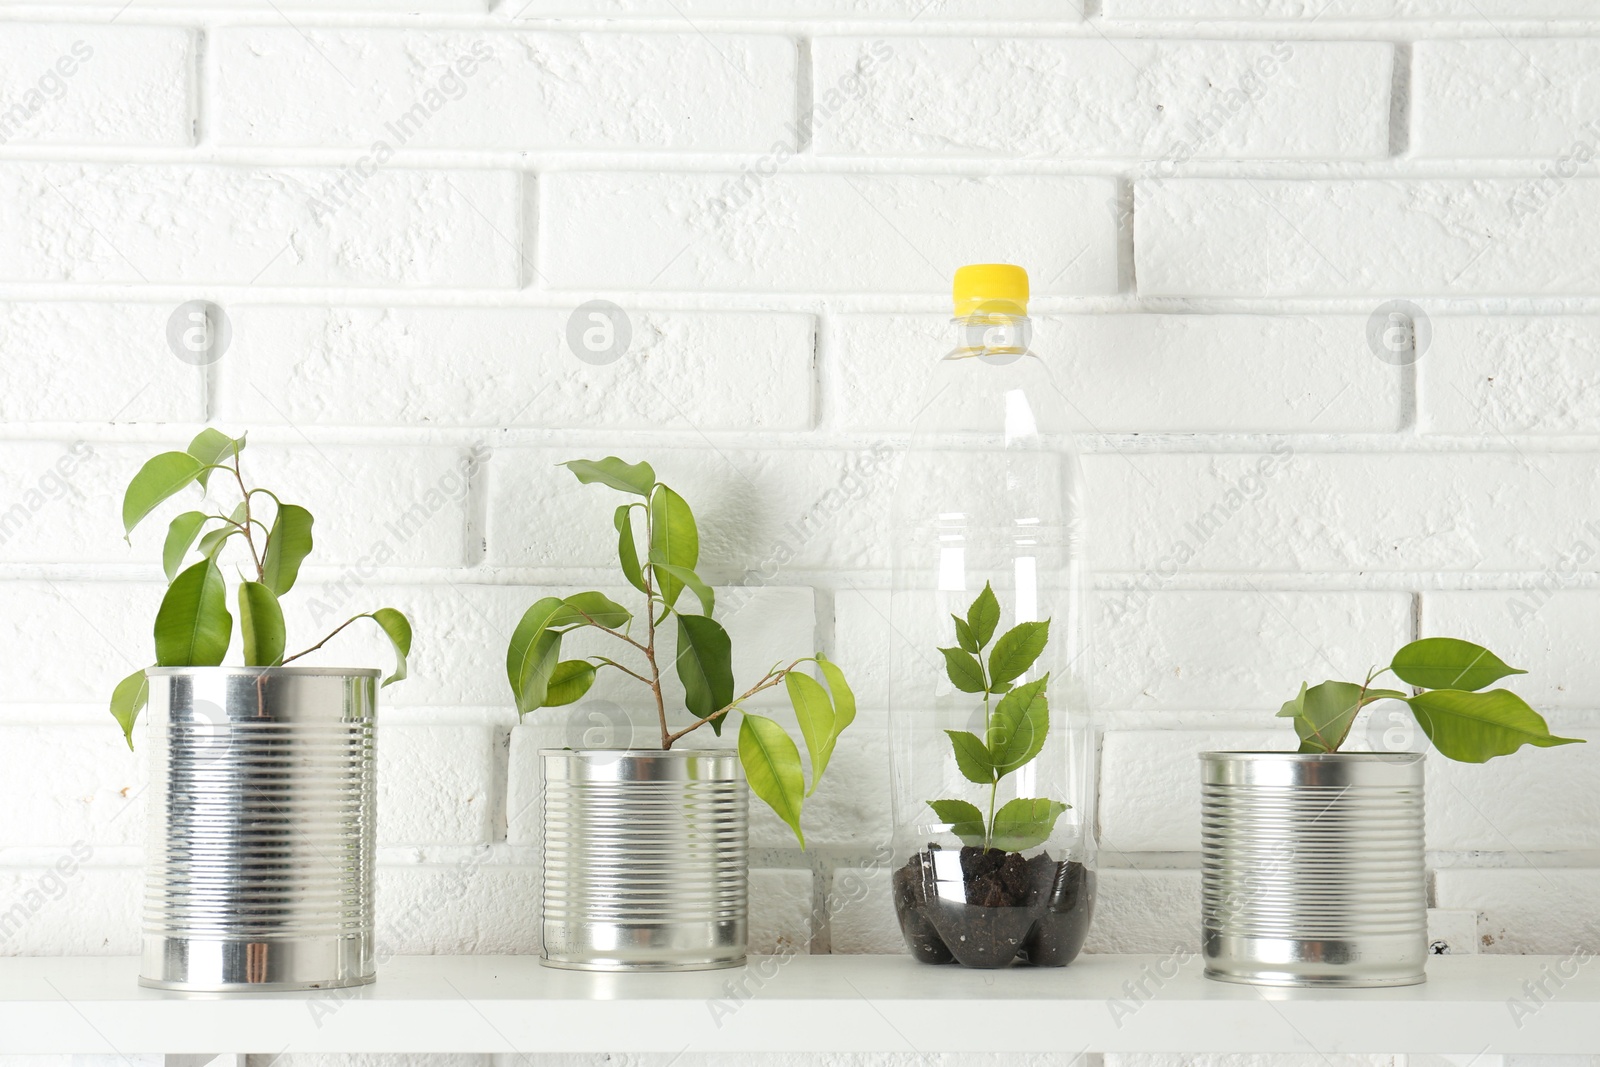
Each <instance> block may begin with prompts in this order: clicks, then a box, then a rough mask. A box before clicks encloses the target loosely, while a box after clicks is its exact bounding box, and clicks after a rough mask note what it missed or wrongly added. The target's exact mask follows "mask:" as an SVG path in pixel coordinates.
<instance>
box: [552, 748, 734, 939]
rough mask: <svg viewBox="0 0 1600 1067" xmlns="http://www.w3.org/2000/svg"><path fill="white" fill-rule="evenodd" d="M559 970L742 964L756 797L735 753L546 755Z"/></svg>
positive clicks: (586, 752)
mask: <svg viewBox="0 0 1600 1067" xmlns="http://www.w3.org/2000/svg"><path fill="white" fill-rule="evenodd" d="M539 755H540V758H541V760H542V762H543V764H544V820H543V821H544V950H543V954H542V957H543V962H544V963H545V964H546V965H548V966H551V967H563V968H569V969H573V970H590V971H688V970H703V969H707V968H712V967H736V966H738V965H740V964H742V963H743V962H744V958H745V946H746V943H747V941H748V934H749V930H748V927H749V919H748V904H749V887H748V871H749V843H748V839H749V820H750V800H749V792H748V789H747V788H746V786H745V781H744V772H743V770H742V769H741V768H740V766H739V758H738V755H737V754H736V753H734V752H731V751H721V750H715V751H706V750H696V749H686V750H674V751H666V752H661V751H644V750H637V751H635V750H630V751H607V750H601V749H586V750H574V749H544V750H541V752H540V753H539Z"/></svg>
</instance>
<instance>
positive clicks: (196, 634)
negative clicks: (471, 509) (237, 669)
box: [111, 429, 411, 748]
mask: <svg viewBox="0 0 1600 1067" xmlns="http://www.w3.org/2000/svg"><path fill="white" fill-rule="evenodd" d="M242 451H244V437H243V436H240V437H238V438H233V437H229V436H227V435H226V434H224V433H222V432H220V431H218V430H212V429H206V430H202V431H200V433H199V434H197V435H196V436H195V438H194V440H193V441H190V442H189V447H188V448H187V449H186V450H184V451H182V452H163V453H161V454H160V455H158V456H156V457H154V458H153V459H151V460H149V461H148V462H147V463H145V465H144V466H143V467H141V468H140V469H139V473H138V474H136V475H134V476H133V480H132V481H131V482H129V483H128V489H127V492H126V493H124V494H123V498H122V525H123V528H124V533H125V537H126V538H127V539H129V540H130V541H131V538H132V535H133V530H134V527H136V526H138V525H139V524H140V523H141V522H143V521H144V520H145V518H147V517H148V516H149V515H150V513H151V512H153V511H155V510H156V508H157V507H159V506H160V505H161V504H162V503H164V502H165V501H167V500H168V499H170V498H171V497H173V496H175V495H177V494H178V493H180V492H182V491H183V490H184V489H187V488H188V487H189V486H191V485H194V486H198V487H199V488H200V491H201V495H202V497H203V498H204V499H203V501H202V504H204V503H206V502H208V501H209V500H210V492H211V476H212V475H213V474H216V473H218V472H221V474H222V476H223V478H224V480H226V481H228V482H230V483H231V484H232V486H233V487H236V488H237V491H238V497H239V500H238V503H237V504H236V505H235V506H234V507H233V508H232V509H231V510H230V511H229V512H228V513H227V514H223V512H222V509H220V508H218V509H216V510H211V511H208V510H197V511H185V512H184V513H183V514H181V515H179V516H178V517H177V518H175V519H173V520H172V521H171V523H169V524H168V526H167V537H166V542H165V544H164V545H163V546H162V551H161V561H162V566H163V568H164V569H165V570H166V574H167V592H166V595H165V596H164V597H162V600H161V607H160V609H159V610H158V611H157V612H156V622H155V645H156V662H155V665H156V666H158V667H214V666H217V665H218V664H220V663H221V662H222V661H223V659H224V658H226V657H227V655H228V647H229V645H231V644H232V642H233V615H232V614H231V613H230V612H229V611H228V595H227V578H226V577H225V576H224V575H223V572H222V567H221V564H220V563H219V560H220V558H221V557H222V554H223V550H224V549H225V548H227V546H228V544H229V542H232V541H234V539H235V538H237V539H239V540H238V547H239V548H241V549H242V550H243V551H242V552H241V553H240V559H241V564H242V566H243V567H244V568H245V569H244V570H241V571H238V572H237V573H238V585H239V591H238V604H239V636H240V640H241V643H242V645H243V652H244V663H245V666H247V667H278V666H282V665H284V664H287V663H290V662H292V661H294V660H297V659H299V658H300V657H301V656H304V655H306V654H307V653H310V652H314V651H316V650H317V649H319V648H321V647H322V646H323V645H324V644H326V643H327V642H328V640H329V639H330V638H332V637H333V636H334V634H337V633H338V632H339V631H341V630H343V629H344V628H345V627H347V626H349V625H350V624H351V623H353V622H355V621H356V620H357V619H371V620H372V621H373V622H375V623H377V624H378V626H379V628H381V629H382V630H383V632H384V633H385V634H386V635H387V636H388V638H389V641H390V643H391V644H393V646H394V650H395V655H396V657H397V660H398V662H397V664H396V667H395V670H394V673H393V674H391V675H390V676H389V677H387V678H385V679H384V680H383V684H384V685H389V684H390V683H391V682H398V681H400V679H402V678H404V677H405V676H406V657H407V656H408V655H410V653H411V623H410V621H409V620H408V619H407V618H406V617H405V615H404V614H402V613H401V612H399V611H397V610H396V609H394V608H379V609H378V610H376V611H370V612H366V613H364V614H361V615H356V616H354V617H353V618H351V619H348V620H346V621H345V622H343V623H341V624H340V625H339V626H337V627H335V628H334V630H333V632H332V633H330V634H328V636H327V637H324V638H323V639H322V640H321V641H318V642H317V643H316V644H314V645H312V646H311V647H310V648H307V649H305V650H304V651H302V652H296V653H294V654H293V655H288V656H286V655H284V651H285V648H286V646H287V635H286V632H285V628H284V622H283V608H282V606H281V605H280V604H279V598H280V597H282V596H283V595H284V594H285V593H287V592H289V590H290V589H292V588H294V584H295V581H296V580H297V579H298V578H299V576H300V565H301V564H302V563H303V562H305V559H306V557H307V556H308V555H310V554H311V544H312V541H311V524H312V517H311V512H309V511H307V510H306V509H305V508H303V507H301V506H300V505H298V504H285V503H284V502H283V501H282V500H280V499H278V496H277V494H276V493H274V492H272V491H271V490H269V489H262V488H259V487H257V488H254V489H252V488H250V487H248V486H247V485H246V484H245V480H244V472H243V469H242V468H241V466H240V464H239V453H240V452H242ZM262 498H264V500H263V499H262ZM265 501H271V504H270V505H268V504H266V503H265ZM268 518H270V519H271V521H270V522H268V521H267V519H268ZM197 551H198V553H199V555H200V559H199V560H198V561H197V562H195V563H192V564H189V565H188V566H185V561H187V560H188V559H189V558H190V556H191V554H192V553H194V552H197ZM245 554H248V558H247V559H246V558H245ZM149 694H150V686H149V681H148V679H147V678H146V677H145V673H144V671H143V670H138V671H135V672H134V673H132V674H130V675H128V677H126V678H124V679H123V680H122V681H120V682H118V683H117V687H116V689H115V690H114V691H113V692H112V695H111V714H112V715H113V716H115V718H116V720H117V722H118V723H120V724H121V726H122V732H123V736H124V737H126V738H127V741H128V747H129V748H132V747H133V724H134V723H135V722H136V721H137V720H138V717H139V713H140V712H141V711H143V710H144V707H145V704H146V703H147V702H148V699H149Z"/></svg>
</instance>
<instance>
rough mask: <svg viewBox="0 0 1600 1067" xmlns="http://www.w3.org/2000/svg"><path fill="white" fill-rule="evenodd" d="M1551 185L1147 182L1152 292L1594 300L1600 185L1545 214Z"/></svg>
mask: <svg viewBox="0 0 1600 1067" xmlns="http://www.w3.org/2000/svg"><path fill="white" fill-rule="evenodd" d="M1540 181H1543V179H1536V178H1525V179H1516V178H1492V179H1464V178H1461V179H1457V178H1452V179H1438V180H1398V179H1366V180H1359V179H1358V180H1333V181H1292V180H1291V181H1283V180H1267V179H1232V178H1217V179H1212V178H1201V179H1186V180H1174V181H1160V180H1154V181H1141V182H1138V183H1137V185H1136V192H1135V206H1134V246H1135V248H1136V250H1137V256H1136V258H1137V266H1136V271H1137V275H1138V278H1139V292H1140V293H1141V294H1142V295H1144V296H1180V295H1182V296H1240V297H1244V296H1250V297H1258V296H1260V297H1264V296H1336V295H1337V296H1371V297H1374V298H1378V299H1382V300H1387V299H1390V298H1393V297H1396V296H1407V295H1409V296H1429V295H1454V294H1461V295H1481V294H1486V293H1502V294H1507V295H1513V294H1521V293H1527V294H1537V295H1554V294H1561V293H1593V292H1595V291H1597V289H1600V266H1597V265H1596V263H1595V261H1594V259H1593V257H1591V256H1589V255H1587V254H1586V252H1585V250H1586V249H1587V248H1589V247H1590V246H1591V245H1592V244H1593V243H1595V241H1596V240H1597V239H1600V182H1596V181H1593V180H1582V179H1580V180H1575V181H1571V182H1568V183H1567V184H1566V185H1564V186H1563V187H1562V192H1561V195H1560V196H1559V197H1556V198H1555V199H1554V200H1551V201H1549V202H1548V204H1547V206H1545V207H1543V208H1542V209H1540V208H1538V207H1535V206H1532V205H1534V204H1535V203H1536V201H1535V200H1534V199H1533V198H1534V197H1536V196H1537V195H1538V183H1539V182H1540ZM1241 235H1248V239H1241ZM1375 249H1381V250H1382V254H1381V255H1379V254H1375V252H1374V250H1375ZM1376 304H1377V301H1376V300H1375V302H1374V307H1376Z"/></svg>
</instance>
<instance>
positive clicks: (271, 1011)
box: [0, 956, 1600, 1062]
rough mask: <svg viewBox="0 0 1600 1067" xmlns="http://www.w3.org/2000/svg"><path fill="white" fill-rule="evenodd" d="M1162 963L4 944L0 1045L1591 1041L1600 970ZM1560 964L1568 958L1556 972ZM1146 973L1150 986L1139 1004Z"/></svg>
mask: <svg viewBox="0 0 1600 1067" xmlns="http://www.w3.org/2000/svg"><path fill="white" fill-rule="evenodd" d="M1162 969H1165V970H1166V971H1167V972H1168V973H1170V972H1171V971H1172V970H1173V967H1172V965H1171V963H1170V962H1168V961H1166V960H1164V959H1163V958H1162V957H1156V956H1084V957H1082V958H1080V959H1079V960H1078V961H1077V962H1076V963H1074V964H1073V965H1072V966H1070V967H1067V968H1065V969H1061V970H1032V969H1012V970H1006V971H970V970H963V969H960V968H956V967H930V966H926V965H923V964H918V963H915V962H913V961H912V960H911V959H909V958H908V957H904V956H799V957H795V958H793V959H790V960H789V961H788V962H780V960H778V959H777V958H767V959H756V960H753V961H752V962H751V964H750V966H749V967H747V968H745V969H744V970H726V971H701V972H696V973H688V974H676V975H593V974H584V973H577V972H571V971H555V970H550V969H547V968H543V967H541V966H539V963H538V961H537V960H536V959H533V958H531V957H525V956H436V957H427V956H417V957H403V958H398V959H394V960H391V961H389V962H388V963H387V964H386V965H385V966H384V967H383V968H382V969H381V970H380V972H379V979H378V982H377V983H376V984H375V985H371V986H367V987H364V988H361V989H357V990H342V991H333V992H328V993H322V994H318V993H258V994H250V995H247V996H232V997H227V998H207V997H198V996H186V995H183V994H176V993H165V992H160V991H157V990H151V989H142V988H140V987H139V986H138V985H136V984H135V978H136V975H137V972H138V966H137V961H135V960H133V959H128V958H120V957H102V958H95V957H80V958H53V959H52V958H25V957H13V958H8V959H0V1052H6V1053H112V1052H116V1053H122V1054H125V1055H132V1054H135V1053H203V1052H214V1053H215V1052H269V1053H270V1052H279V1051H285V1050H287V1051H297V1052H402V1051H407V1052H522V1053H534V1052H601V1051H609V1052H648V1051H656V1052H671V1053H676V1052H680V1051H684V1050H688V1051H689V1052H691V1053H692V1052H712V1051H741V1052H757V1051H818V1052H827V1051H860V1052H893V1051H921V1052H931V1051H942V1052H962V1051H981V1052H1050V1051H1056V1052H1069V1053H1071V1052H1078V1051H1085V1050H1086V1051H1089V1052H1132V1051H1145V1052H1279V1053H1283V1052H1321V1053H1325V1054H1331V1053H1337V1052H1368V1053H1384V1052H1389V1053H1405V1052H1409V1053H1459V1054H1467V1055H1476V1054H1483V1055H1485V1056H1493V1055H1496V1054H1506V1053H1578V1052H1587V1053H1593V1052H1596V1051H1600V966H1595V965H1594V964H1584V965H1582V966H1577V965H1575V964H1574V963H1573V962H1572V961H1570V960H1567V961H1563V960H1559V959H1557V958H1555V957H1540V956H1458V957H1448V956H1446V957H1438V958H1435V959H1434V960H1432V961H1431V965H1430V967H1429V975H1430V978H1429V981H1428V982H1427V983H1426V984H1424V985H1420V986H1412V987H1408V988H1403V989H1388V990H1292V991H1284V990H1267V989H1259V988H1256V987H1251V986H1239V985H1227V984H1223V983H1220V982H1210V981H1207V980H1205V979H1204V978H1202V977H1201V974H1200V962H1199V961H1198V960H1197V959H1192V958H1191V959H1190V960H1189V961H1188V962H1187V963H1186V964H1185V965H1184V966H1183V967H1182V968H1181V970H1179V972H1178V974H1177V975H1176V977H1174V978H1171V979H1170V980H1167V981H1166V982H1164V983H1161V982H1160V981H1159V980H1158V979H1152V978H1151V977H1150V976H1151V975H1152V974H1155V973H1157V972H1158V971H1160V970H1162ZM1562 972H1575V974H1574V976H1573V977H1570V978H1567V979H1565V980H1564V981H1563V982H1561V983H1560V984H1559V986H1558V982H1557V980H1554V979H1551V978H1548V977H1547V975H1558V974H1560V973H1562ZM1541 980H1543V981H1544V982H1545V988H1546V990H1547V991H1549V993H1550V994H1551V995H1549V996H1547V997H1544V998H1543V999H1545V1000H1546V1003H1544V1004H1543V1006H1541V1007H1539V1008H1538V1010H1537V1011H1536V1012H1532V1013H1529V1014H1523V1015H1522V1017H1521V1018H1520V1019H1519V1018H1517V1017H1515V1016H1514V1014H1513V1012H1512V1010H1511V1007H1510V1002H1512V1001H1516V1000H1521V999H1523V998H1525V997H1526V995H1527V993H1526V990H1525V988H1524V985H1523V983H1524V982H1528V981H1531V982H1535V983H1537V982H1539V981H1541ZM1141 982H1142V983H1143V985H1144V988H1145V989H1146V990H1147V991H1148V992H1149V993H1150V995H1149V996H1148V997H1145V998H1144V1003H1143V1004H1142V1005H1136V1004H1135V1003H1134V1001H1133V1000H1132V999H1130V998H1129V991H1130V990H1135V995H1136V996H1138V995H1139V994H1137V991H1136V990H1137V986H1138V985H1139V984H1140V983H1141ZM741 984H742V985H743V986H744V987H745V988H747V989H750V990H751V991H753V993H754V995H753V996H749V997H746V998H745V999H744V1000H743V1001H742V1002H740V1001H737V1000H735V999H734V996H733V995H732V994H731V993H730V991H736V990H737V989H738V988H739V986H740V985H741ZM1525 1003H1528V1004H1531V1003H1532V1002H1525ZM1491 1062H1492V1061H1491Z"/></svg>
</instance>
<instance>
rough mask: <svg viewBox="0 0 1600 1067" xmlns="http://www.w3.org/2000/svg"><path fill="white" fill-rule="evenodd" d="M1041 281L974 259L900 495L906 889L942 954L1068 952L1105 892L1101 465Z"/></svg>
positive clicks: (890, 636) (922, 402)
mask: <svg viewBox="0 0 1600 1067" xmlns="http://www.w3.org/2000/svg"><path fill="white" fill-rule="evenodd" d="M1027 295H1028V286H1027V276H1026V274H1025V273H1024V272H1023V271H1022V270H1021V269H1020V268H1017V267H1012V266H1005V265H979V266H973V267H963V268H961V269H960V270H959V271H957V273H956V279H955V286H954V292H953V296H954V312H955V315H956V320H955V324H954V330H953V335H952V338H951V340H952V342H953V343H954V346H955V347H954V348H953V349H951V350H950V351H948V352H947V353H945V354H944V355H943V356H942V358H941V356H940V355H939V354H937V353H930V356H929V360H928V364H927V366H926V368H925V371H926V381H925V382H924V383H921V389H920V391H919V392H920V395H919V397H918V399H917V401H916V405H915V410H917V411H918V412H919V414H918V416H917V420H916V423H915V425H914V427H913V430H912V433H911V435H910V439H909V442H908V444H907V447H906V449H905V451H904V454H903V455H902V456H901V457H900V463H899V465H898V480H897V482H896V485H895V490H894V501H893V506H892V508H891V528H890V532H889V542H890V546H891V551H892V555H893V561H892V562H893V566H892V572H893V573H892V585H891V590H890V596H889V623H890V629H889V630H888V632H887V634H886V637H887V640H888V644H889V646H890V648H891V662H890V665H889V666H890V670H889V716H890V740H891V749H890V756H891V759H892V770H893V774H892V782H893V787H892V788H893V802H894V822H895V829H894V850H895V854H894V864H895V870H894V873H893V876H892V879H893V893H894V903H895V910H896V913H897V915H898V917H899V920H900V929H901V933H902V935H903V936H904V938H905V942H906V946H907V948H908V949H909V950H910V952H911V954H912V955H913V956H914V957H915V958H916V959H918V960H921V961H923V962H925V963H949V962H952V961H953V962H957V963H961V964H963V965H965V966H968V967H1003V966H1007V965H1009V964H1012V963H1014V962H1016V963H1029V964H1034V965H1042V966H1061V965H1064V964H1066V963H1069V962H1071V960H1072V959H1073V958H1074V957H1075V956H1077V954H1078V951H1079V949H1080V948H1081V947H1082V945H1083V942H1084V939H1085V937H1086V936H1087V934H1088V929H1089V922H1090V916H1091V914H1092V911H1093V904H1094V893H1095V876H1094V863H1095V857H1094V852H1095V841H1094V825H1095V818H1094V803H1095V793H1096V790H1095V786H1094V774H1095V759H1094V750H1095V745H1094V741H1093V724H1092V720H1091V717H1090V715H1089V708H1088V704H1087V701H1086V700H1085V699H1084V688H1085V687H1084V684H1083V677H1082V671H1083V668H1084V666H1085V664H1086V663H1087V662H1088V660H1089V657H1088V656H1086V655H1084V654H1083V651H1084V648H1085V644H1086V638H1087V635H1086V632H1085V625H1086V618H1087V615H1086V612H1085V610H1084V607H1085V597H1084V591H1085V588H1086V585H1087V582H1086V569H1085V563H1084V524H1085V514H1084V512H1085V509H1084V502H1083V495H1082V489H1083V480H1082V475H1081V473H1080V471H1079V469H1078V461H1077V457H1076V455H1075V454H1074V453H1073V451H1072V445H1071V439H1070V437H1069V436H1068V435H1066V434H1065V433H1064V432H1063V431H1064V429H1065V427H1064V426H1062V425H1060V416H1061V413H1062V412H1063V410H1064V409H1065V407H1066V405H1064V404H1063V403H1062V400H1061V397H1062V396H1063V395H1070V388H1068V387H1067V386H1066V385H1065V384H1062V385H1061V387H1060V388H1058V386H1057V382H1056V381H1054V380H1053V379H1052V376H1051V368H1050V363H1049V359H1048V355H1040V354H1038V353H1036V352H1034V351H1033V350H1032V349H1031V348H1029V343H1028V342H1029V334H1030V326H1029V320H1028V317H1027V306H1026V305H1027Z"/></svg>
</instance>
